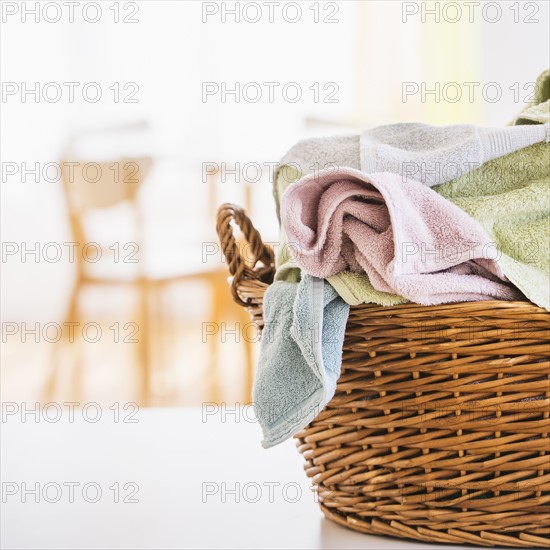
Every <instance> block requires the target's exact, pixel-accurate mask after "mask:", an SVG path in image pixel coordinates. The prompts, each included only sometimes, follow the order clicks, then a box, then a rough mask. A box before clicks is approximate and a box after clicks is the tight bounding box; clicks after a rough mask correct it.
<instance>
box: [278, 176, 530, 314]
mask: <svg viewBox="0 0 550 550" xmlns="http://www.w3.org/2000/svg"><path fill="white" fill-rule="evenodd" d="M281 218H282V223H283V227H284V229H285V231H286V234H287V237H288V240H289V243H291V246H292V249H293V252H294V255H295V259H296V261H297V263H298V265H299V266H300V267H301V268H302V269H303V270H304V271H305V272H306V273H309V274H311V275H314V276H316V277H322V278H327V277H329V276H331V275H335V274H336V273H339V272H341V271H346V270H349V271H354V272H356V273H366V274H367V275H368V276H369V278H370V281H371V283H372V285H373V286H374V288H376V289H377V290H381V291H383V292H390V293H394V294H399V295H401V296H403V297H404V298H407V299H408V300H410V301H412V302H416V303H419V304H424V305H430V304H440V303H446V302H463V301H475V300H490V299H500V300H515V299H521V296H522V295H521V293H520V292H519V291H518V290H517V289H516V288H515V287H513V286H512V285H510V284H509V283H507V279H506V277H505V276H504V273H503V272H502V270H501V268H500V266H499V265H498V258H499V255H500V252H499V250H497V248H496V245H495V243H494V242H492V241H491V240H490V238H489V237H488V235H487V234H486V233H485V231H484V230H483V228H482V227H481V225H480V224H479V223H478V222H477V221H476V220H474V219H473V218H471V217H470V216H468V214H466V213H465V212H464V211H463V210H461V209H460V208H459V207H458V206H455V205H454V204H453V203H451V202H450V201H448V200H447V199H445V198H443V197H442V196H440V195H439V194H438V193H436V192H435V191H433V190H432V189H430V188H429V187H427V186H426V185H423V184H422V183H419V182H417V181H414V180H411V179H404V178H403V177H402V176H401V175H398V174H392V173H389V172H382V173H376V174H370V175H369V176H367V175H366V174H364V173H363V172H360V171H359V170H355V169H353V168H344V169H339V170H337V171H335V170H333V169H328V170H322V171H320V172H317V173H314V174H310V175H308V176H306V177H304V178H302V179H301V180H299V181H297V182H295V183H293V184H292V185H291V186H290V187H289V188H288V189H287V190H286V192H285V194H284V195H283V198H282V205H281Z"/></svg>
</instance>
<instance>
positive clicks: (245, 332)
mask: <svg viewBox="0 0 550 550" xmlns="http://www.w3.org/2000/svg"><path fill="white" fill-rule="evenodd" d="M239 310H240V317H241V319H242V321H241V324H242V327H243V328H242V329H241V334H242V339H243V351H244V368H245V382H244V396H243V397H244V400H243V404H249V403H251V402H252V384H253V380H254V341H255V336H256V331H255V330H249V327H250V325H249V323H251V320H250V316H249V314H248V312H247V311H246V309H244V308H241V307H239Z"/></svg>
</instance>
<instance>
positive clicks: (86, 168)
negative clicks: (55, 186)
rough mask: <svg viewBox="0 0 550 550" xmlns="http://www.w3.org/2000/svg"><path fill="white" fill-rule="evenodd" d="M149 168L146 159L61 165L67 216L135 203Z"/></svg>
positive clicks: (150, 162)
mask: <svg viewBox="0 0 550 550" xmlns="http://www.w3.org/2000/svg"><path fill="white" fill-rule="evenodd" d="M151 166H152V160H151V158H149V157H141V158H125V159H120V160H116V161H112V162H79V161H69V160H65V161H62V163H61V170H62V174H63V185H64V189H65V194H66V197H67V203H68V207H69V210H70V213H71V214H72V215H75V214H76V215H79V216H80V215H83V214H85V213H86V212H88V211H90V210H95V209H98V208H109V207H111V206H115V205H117V204H119V203H121V202H123V201H130V202H131V203H135V200H136V196H137V192H138V190H139V188H140V187H141V185H142V184H143V181H144V180H145V178H146V177H147V175H148V173H149V171H150V169H151Z"/></svg>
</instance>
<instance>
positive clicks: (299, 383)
mask: <svg viewBox="0 0 550 550" xmlns="http://www.w3.org/2000/svg"><path fill="white" fill-rule="evenodd" d="M348 314H349V305H348V304H346V303H345V302H344V301H343V300H342V299H341V298H340V297H339V296H338V294H337V293H336V291H335V290H334V289H333V288H332V287H331V286H330V285H329V284H328V283H327V282H326V281H324V280H322V279H317V278H315V277H311V276H308V275H306V276H304V277H303V278H302V280H301V281H300V283H299V284H298V283H289V282H275V283H273V284H272V285H271V286H270V287H269V288H268V289H267V290H266V293H265V295H264V330H263V333H262V341H261V348H260V358H259V362H258V368H257V370H256V377H255V380H254V388H253V400H254V410H255V414H256V418H257V419H258V421H259V423H260V426H261V428H262V432H263V441H262V446H263V447H265V448H267V447H272V446H274V445H277V444H279V443H281V442H283V441H285V440H286V439H288V438H290V437H292V436H293V435H294V434H296V433H297V432H299V431H300V430H302V429H303V428H304V427H305V426H307V424H309V423H310V422H311V421H312V420H313V419H314V418H315V417H316V416H317V415H318V414H319V413H320V412H321V411H322V410H323V408H324V407H325V405H326V404H327V403H328V402H329V401H330V400H331V399H332V397H333V395H334V392H335V389H336V381H337V380H338V377H339V376H340V368H341V365H342V346H343V343H344V333H345V327H346V323H347V318H348Z"/></svg>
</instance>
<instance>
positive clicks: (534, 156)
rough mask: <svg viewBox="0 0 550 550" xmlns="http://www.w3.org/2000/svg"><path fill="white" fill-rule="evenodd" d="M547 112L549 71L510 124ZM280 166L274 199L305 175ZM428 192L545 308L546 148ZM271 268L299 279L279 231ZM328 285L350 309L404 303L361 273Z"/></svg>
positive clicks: (548, 231)
mask: <svg viewBox="0 0 550 550" xmlns="http://www.w3.org/2000/svg"><path fill="white" fill-rule="evenodd" d="M549 114H550V71H545V72H544V73H542V75H541V76H540V77H539V78H538V80H537V84H536V89H535V97H534V101H533V102H532V103H531V104H530V105H528V106H527V107H526V108H525V109H524V110H523V112H522V113H521V114H520V115H519V116H518V117H516V119H514V121H513V122H512V123H513V124H537V123H538V124H541V123H545V122H548V121H549V119H550V117H549ZM285 168H287V169H284V170H283V169H281V170H279V171H278V177H277V181H275V182H274V184H275V193H276V196H278V198H280V196H281V195H282V193H283V192H284V190H285V189H286V188H287V187H288V185H290V184H291V183H292V182H294V181H296V180H298V179H300V178H301V177H302V176H303V175H305V174H301V173H299V172H298V171H297V170H295V169H294V168H292V169H291V168H289V167H285ZM433 189H434V190H435V191H437V192H438V193H440V194H441V195H443V196H444V197H446V198H447V199H449V200H450V201H452V202H453V203H455V204H456V205H457V206H459V207H460V208H462V209H463V210H464V211H466V212H468V214H470V215H471V216H472V217H473V218H475V219H476V220H477V221H478V222H479V223H480V224H481V225H482V226H483V227H484V229H485V230H486V231H487V233H488V234H489V235H490V237H491V239H492V240H494V242H495V243H496V245H497V247H498V252H497V253H498V254H499V261H500V264H501V266H502V268H503V271H504V273H505V274H506V276H507V277H508V278H509V279H510V281H512V282H513V283H514V284H515V285H516V286H517V287H518V288H519V289H520V290H521V291H522V292H523V293H524V294H525V295H526V296H527V298H529V299H530V300H531V301H532V302H534V303H535V304H537V305H539V306H541V307H544V308H545V309H547V310H550V215H549V212H550V144H549V143H538V144H536V145H531V146H529V147H526V148H525V149H520V150H519V151H516V152H514V153H511V154H509V155H506V156H504V157H500V158H497V159H494V160H491V161H489V162H487V163H485V164H483V165H482V166H480V167H479V168H477V169H475V170H472V171H471V172H469V173H467V174H464V175H462V176H461V177H459V178H456V179H454V180H451V181H449V182H446V183H443V184H440V185H436V186H434V187H433ZM277 266H278V269H277V273H276V279H277V280H294V281H296V280H299V278H300V269H299V267H298V265H297V263H296V262H295V261H294V259H293V257H292V246H291V245H289V243H287V241H286V237H285V235H284V232H282V231H281V246H280V248H279V249H278V254H277ZM328 281H329V282H330V284H331V285H332V286H333V287H334V289H335V290H336V291H337V292H338V294H340V296H341V297H342V298H343V299H344V300H345V301H346V302H347V303H348V304H350V305H358V304H361V303H376V304H380V305H384V306H393V305H397V304H400V303H405V302H406V300H405V299H404V298H402V297H400V296H397V295H394V294H388V293H385V292H380V291H377V290H376V289H374V288H373V286H372V285H371V283H370V281H369V279H368V277H367V276H366V275H360V274H356V273H351V272H342V273H339V274H337V275H334V276H332V277H330V278H329V279H328Z"/></svg>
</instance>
